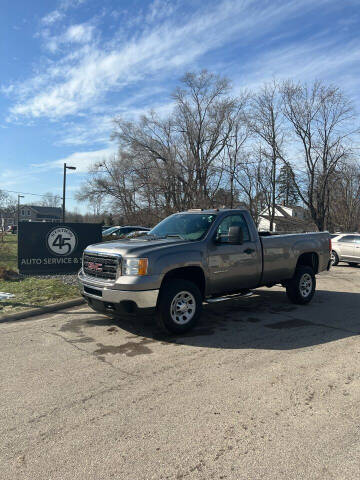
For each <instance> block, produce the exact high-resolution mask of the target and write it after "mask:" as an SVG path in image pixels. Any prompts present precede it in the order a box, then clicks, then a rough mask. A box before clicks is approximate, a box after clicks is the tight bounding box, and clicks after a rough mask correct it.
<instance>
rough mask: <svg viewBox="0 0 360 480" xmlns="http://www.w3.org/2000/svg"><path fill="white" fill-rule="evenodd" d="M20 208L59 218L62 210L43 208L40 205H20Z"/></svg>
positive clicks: (58, 208)
mask: <svg viewBox="0 0 360 480" xmlns="http://www.w3.org/2000/svg"><path fill="white" fill-rule="evenodd" d="M21 207H22V208H24V207H26V208H32V209H33V210H35V211H36V213H39V214H41V215H56V216H59V217H61V212H62V209H61V208H60V207H43V206H42V205H21Z"/></svg>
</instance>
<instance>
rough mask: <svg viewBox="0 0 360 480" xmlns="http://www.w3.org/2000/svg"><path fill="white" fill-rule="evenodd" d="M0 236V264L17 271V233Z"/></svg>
mask: <svg viewBox="0 0 360 480" xmlns="http://www.w3.org/2000/svg"><path fill="white" fill-rule="evenodd" d="M3 238H4V242H1V238H0V266H2V267H6V268H10V269H11V270H15V271H17V235H4V237H3Z"/></svg>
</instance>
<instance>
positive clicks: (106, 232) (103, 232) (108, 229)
mask: <svg viewBox="0 0 360 480" xmlns="http://www.w3.org/2000/svg"><path fill="white" fill-rule="evenodd" d="M118 228H120V225H117V226H115V227H114V226H112V227H107V228H105V229H104V230H103V231H102V234H103V235H111V234H112V232H115V230H117V229H118Z"/></svg>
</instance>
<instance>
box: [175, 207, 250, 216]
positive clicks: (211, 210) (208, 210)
mask: <svg viewBox="0 0 360 480" xmlns="http://www.w3.org/2000/svg"><path fill="white" fill-rule="evenodd" d="M239 210H246V208H245V207H238V208H190V209H189V210H185V211H184V212H178V213H213V214H215V215H216V214H219V213H224V212H237V211H239Z"/></svg>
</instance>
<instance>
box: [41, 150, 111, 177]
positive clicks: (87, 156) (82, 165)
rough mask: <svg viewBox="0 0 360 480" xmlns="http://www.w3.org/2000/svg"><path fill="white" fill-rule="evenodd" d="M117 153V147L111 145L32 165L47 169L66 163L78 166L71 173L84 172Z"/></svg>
mask: <svg viewBox="0 0 360 480" xmlns="http://www.w3.org/2000/svg"><path fill="white" fill-rule="evenodd" d="M115 153H116V147H115V146H111V147H108V148H103V149H101V150H92V151H87V152H75V153H72V154H71V155H69V156H67V157H65V158H60V159H58V160H54V161H53V162H46V163H40V164H34V165H32V167H37V168H38V171H46V170H48V169H49V168H63V165H64V163H66V164H68V165H71V166H72V167H76V171H73V172H72V171H71V170H69V173H74V174H76V173H84V172H87V171H88V170H89V168H90V167H92V166H93V165H94V164H95V163H98V162H101V161H102V160H106V159H108V158H109V157H110V156H112V155H114V154H115Z"/></svg>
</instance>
